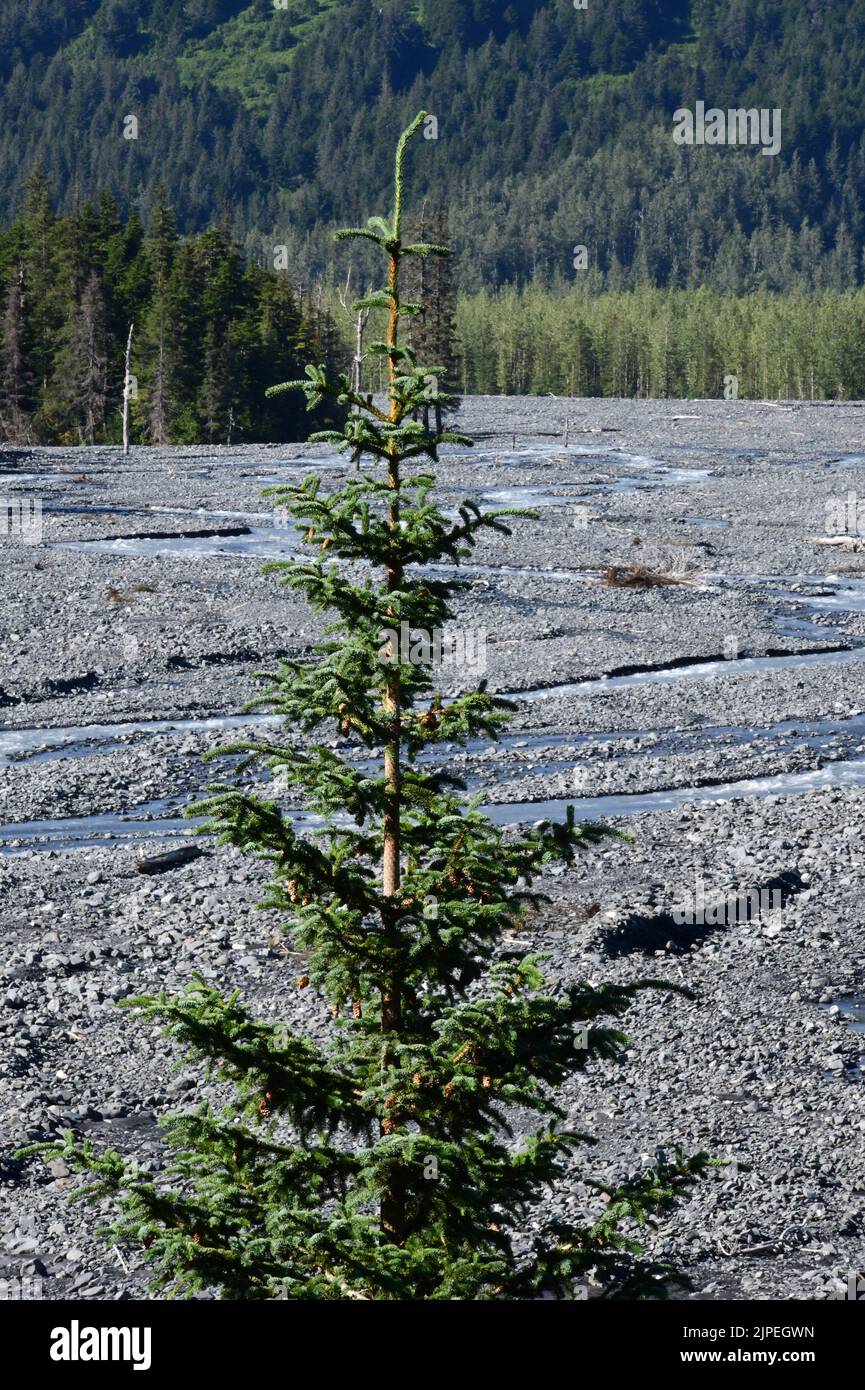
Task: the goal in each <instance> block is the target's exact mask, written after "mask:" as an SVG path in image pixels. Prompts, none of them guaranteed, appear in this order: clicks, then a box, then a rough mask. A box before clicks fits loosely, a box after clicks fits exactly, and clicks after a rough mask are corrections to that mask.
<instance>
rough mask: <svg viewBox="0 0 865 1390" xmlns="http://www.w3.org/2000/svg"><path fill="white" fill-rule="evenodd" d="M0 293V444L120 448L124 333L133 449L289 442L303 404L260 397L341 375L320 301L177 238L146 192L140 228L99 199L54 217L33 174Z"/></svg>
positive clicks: (159, 202) (222, 238)
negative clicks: (316, 366) (309, 369)
mask: <svg viewBox="0 0 865 1390" xmlns="http://www.w3.org/2000/svg"><path fill="white" fill-rule="evenodd" d="M279 258H280V257H279V255H278V256H275V257H273V259H274V260H278V259H279ZM0 283H2V285H3V287H4V288H3V299H2V303H0V439H4V440H7V441H15V442H37V443H38V442H44V443H94V442H95V443H102V442H111V441H115V440H118V439H119V438H120V434H121V406H122V398H123V386H124V379H125V347H126V342H127V336H128V332H129V327H130V325H132V324H134V331H133V351H132V358H131V375H132V377H133V378H134V381H133V382H131V388H132V389H131V397H132V398H131V401H130V414H131V418H132V424H133V439H134V440H137V441H138V442H142V443H148V444H160V443H178V444H191V443H198V442H200V441H210V442H214V443H220V444H222V443H231V442H232V441H233V442H235V443H244V442H254V441H259V440H289V439H299V438H302V437H304V436H305V433H306V432H307V431H308V429H309V424H310V420H309V416H308V415H307V414H306V413H305V410H304V407H303V403H302V402H299V401H298V400H296V399H295V398H294V397H290V396H281V397H278V398H276V399H274V400H265V395H264V393H265V391H266V389H267V387H268V386H272V385H273V384H274V382H277V381H281V380H284V379H285V378H286V377H292V376H296V375H298V374H299V372H300V370H301V366H302V364H303V362H304V361H305V360H306V359H307V356H308V355H310V354H311V355H312V356H313V357H314V358H315V359H316V361H324V362H327V363H331V364H333V363H335V362H336V361H337V360H339V361H340V362H341V361H342V356H343V354H342V350H341V347H340V345H339V343H338V341H337V334H336V328H335V325H334V322H333V319H332V318H331V316H330V314H329V313H328V311H327V307H326V305H325V304H324V303H323V299H322V295H321V292H320V291H319V292H318V293H316V294H314V293H312V292H310V291H309V290H307V291H306V292H305V293H304V292H302V291H299V290H298V288H297V287H296V286H294V285H293V284H292V283H291V282H290V280H289V276H288V273H287V270H279V271H277V270H275V269H271V268H269V267H267V266H265V265H260V264H257V263H255V262H247V260H246V259H245V258H244V256H243V255H242V253H241V251H240V249H239V248H238V247H237V246H236V245H235V243H234V242H233V240H232V237H231V234H230V231H229V229H228V228H227V226H225V225H222V226H218V227H212V228H209V229H208V230H206V231H203V232H200V233H198V234H196V235H193V236H189V237H185V238H180V237H179V236H178V232H177V227H176V222H175V217H174V214H173V212H172V210H171V208H170V207H169V205H168V204H167V203H166V202H165V201H164V199H163V197H162V196H161V194H159V193H157V196H156V199H155V202H154V206H153V209H152V212H151V216H150V219H149V224H148V226H147V228H146V229H145V228H144V227H143V226H142V223H141V221H140V219H139V217H138V215H137V213H136V211H135V210H134V209H133V210H132V211H131V212H130V213H129V215H128V216H127V217H126V219H125V220H124V219H122V218H121V216H120V214H119V212H118V207H117V203H116V201H115V199H114V197H113V196H112V194H111V193H109V192H106V191H103V193H102V194H101V196H100V197H99V200H98V202H97V203H96V205H93V204H91V203H84V204H82V205H81V206H80V207H79V208H78V209H76V211H75V212H74V213H70V214H68V215H66V216H62V217H58V216H57V215H56V214H55V213H54V211H53V208H52V204H51V195H50V190H49V188H48V185H47V182H46V179H45V176H44V172H43V171H42V170H41V169H38V168H37V169H36V170H35V171H34V173H33V175H32V176H31V178H30V181H29V183H28V187H27V190H26V194H25V199H24V206H23V209H22V212H21V215H20V217H18V218H17V219H16V220H15V222H14V223H13V224H12V225H11V226H10V227H8V228H7V229H6V230H5V231H3V232H2V233H0ZM319 419H320V421H323V420H324V419H325V417H321V416H320V417H319Z"/></svg>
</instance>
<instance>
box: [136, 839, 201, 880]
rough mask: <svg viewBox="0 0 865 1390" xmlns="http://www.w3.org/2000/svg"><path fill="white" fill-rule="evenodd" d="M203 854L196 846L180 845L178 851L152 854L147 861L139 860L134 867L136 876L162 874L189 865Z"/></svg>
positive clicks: (171, 850) (172, 850) (170, 850)
mask: <svg viewBox="0 0 865 1390" xmlns="http://www.w3.org/2000/svg"><path fill="white" fill-rule="evenodd" d="M203 854H204V850H203V849H199V848H198V845H181V846H180V848H179V849H169V850H166V851H165V853H164V854H154V855H151V856H150V857H149V858H147V859H143V858H142V859H139V860H138V862H137V864H136V865H135V872H136V873H138V874H164V873H167V872H168V870H169V869H177V868H179V866H180V865H181V864H189V863H190V862H191V861H192V860H193V859H200V858H201V857H202V855H203Z"/></svg>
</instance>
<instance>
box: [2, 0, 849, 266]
mask: <svg viewBox="0 0 865 1390" xmlns="http://www.w3.org/2000/svg"><path fill="white" fill-rule="evenodd" d="M382 58H384V60H385V61H384V69H385V72H384V76H382ZM0 82H2V92H0V197H2V199H3V205H4V206H5V207H7V208H9V209H15V208H20V206H21V199H22V198H23V195H24V187H25V184H26V179H27V178H28V176H29V174H30V173H31V172H32V170H33V168H34V167H35V165H36V163H37V161H39V160H41V161H42V162H43V163H44V165H45V168H46V170H47V173H48V177H49V180H50V182H51V186H52V188H54V189H56V191H57V195H58V197H59V200H60V207H61V209H62V210H63V211H64V212H66V213H73V212H74V210H75V208H76V207H77V206H79V205H80V204H81V203H82V202H83V201H85V200H87V199H90V200H96V199H97V198H98V195H99V191H100V189H101V188H103V187H106V186H107V187H110V188H111V189H113V191H114V193H115V195H116V196H117V198H118V200H119V203H120V205H121V207H123V208H127V207H130V208H132V207H134V208H135V209H136V211H137V213H138V215H139V217H140V218H141V220H142V221H143V222H144V223H145V225H146V224H148V222H149V218H150V215H151V212H152V210H153V208H154V205H155V203H156V200H157V188H158V185H159V184H160V183H164V184H165V187H166V190H167V196H168V198H169V200H170V202H171V203H172V205H173V207H174V208H175V210H176V214H177V219H178V225H179V227H180V230H181V231H182V232H202V231H204V230H205V229H207V228H210V227H212V226H213V225H214V224H218V223H220V221H221V220H222V219H223V218H226V219H227V222H228V223H230V225H231V227H232V229H233V232H234V234H235V235H236V236H237V237H238V239H239V241H240V243H241V244H243V245H245V247H246V249H247V251H254V252H258V251H259V250H260V248H261V247H262V246H271V245H273V244H274V243H280V244H286V245H287V246H288V248H289V260H290V264H291V265H292V267H293V269H294V271H295V273H296V274H297V276H298V277H301V278H303V279H304V280H305V281H306V282H307V283H309V282H310V281H311V280H312V279H313V278H316V277H318V276H319V275H322V274H325V273H327V272H328V270H329V267H330V266H331V264H332V247H331V243H330V239H329V229H330V227H331V225H332V224H333V222H334V220H335V218H336V214H337V209H336V203H335V190H337V189H339V197H340V214H341V215H343V216H344V215H345V214H346V211H348V214H349V217H351V216H359V215H360V214H361V212H362V210H363V209H364V208H366V207H367V206H369V205H370V203H373V202H377V201H378V200H379V199H380V198H381V197H382V196H383V195H384V192H385V188H386V184H387V180H388V178H389V173H390V153H389V148H388V142H389V140H390V137H391V133H392V132H393V131H394V130H398V129H399V128H400V127H401V125H402V124H403V123H404V121H405V119H406V117H407V115H408V114H409V113H410V112H413V111H414V110H416V109H417V108H418V107H419V106H420V105H423V106H424V107H425V108H426V109H427V110H428V111H430V112H431V113H434V114H435V115H436V118H437V122H438V127H437V129H435V128H433V127H431V128H430V129H429V131H427V132H426V133H427V134H428V135H429V136H435V137H437V138H436V139H435V143H434V146H433V148H432V150H431V151H430V155H429V157H428V158H426V159H424V160H421V161H417V163H418V174H417V178H416V180H415V185H414V187H415V195H414V196H416V197H417V199H418V201H420V200H421V199H422V198H423V197H424V196H426V195H427V194H428V193H430V192H431V191H433V190H434V192H435V196H436V197H437V198H442V199H443V200H444V202H445V204H446V206H447V207H448V209H449V217H450V230H451V233H452V235H453V237H454V240H455V245H456V248H457V251H458V261H457V264H458V273H459V286H460V288H461V289H463V290H466V291H478V290H481V289H492V288H495V287H498V286H502V285H506V284H512V285H516V286H520V285H525V284H528V283H532V282H534V283H546V284H550V285H560V286H562V285H567V284H573V283H574V281H575V279H577V280H578V279H579V277H580V276H581V275H582V276H583V277H586V276H591V277H593V280H594V281H595V282H598V284H599V287H600V288H602V289H606V290H611V291H619V290H624V289H631V288H635V287H637V286H642V285H660V286H669V287H673V288H688V287H696V286H700V285H706V286H707V287H709V288H711V289H713V290H715V291H717V292H718V293H722V294H742V293H750V292H751V291H753V290H759V289H768V290H785V291H786V290H793V291H796V292H808V291H813V290H827V289H835V290H841V289H848V288H853V287H855V286H857V285H859V284H861V283H862V282H863V262H862V234H863V217H865V207H863V196H865V193H863V190H865V99H863V98H865V0H852V3H851V0H663V3H662V0H619V3H617V4H614V5H613V4H601V3H595V0H589V3H588V5H587V8H586V9H584V10H579V9H575V7H574V4H573V0H512V3H501V0H420V2H419V3H417V4H412V3H410V0H254V2H253V3H243V0H70V3H67V4H66V5H64V6H62V7H59V6H57V5H56V4H55V3H53V0H0ZM697 99H700V100H705V101H706V102H707V103H709V104H710V105H711V104H714V105H716V106H720V107H722V108H726V107H729V106H733V107H752V106H753V107H758V108H780V110H781V111H782V122H783V124H782V145H781V151H780V153H779V154H778V155H777V156H775V157H773V158H764V157H761V154H760V151H759V150H758V149H755V148H751V147H737V148H729V147H728V148H717V147H715V148H710V147H705V146H704V147H696V146H682V145H676V144H675V143H674V141H673V139H672V127H673V121H672V117H673V112H674V110H675V109H677V108H678V107H680V106H692V105H693V104H694V102H695V101H696V100H697ZM130 117H134V121H130V119H129V118H130ZM133 137H134V138H133ZM577 244H580V245H584V246H585V247H586V248H587V264H588V270H587V271H577V270H575V269H574V266H573V259H574V255H573V248H574V246H575V245H577ZM597 287H598V285H596V286H595V288H597Z"/></svg>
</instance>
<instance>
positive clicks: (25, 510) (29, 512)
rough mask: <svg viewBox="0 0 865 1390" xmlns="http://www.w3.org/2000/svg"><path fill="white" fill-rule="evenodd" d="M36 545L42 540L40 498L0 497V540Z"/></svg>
mask: <svg viewBox="0 0 865 1390" xmlns="http://www.w3.org/2000/svg"><path fill="white" fill-rule="evenodd" d="M7 537H8V538H9V539H11V540H17V541H20V542H21V544H22V545H38V544H39V542H40V541H41V539H42V498H41V497H0V540H4V539H5V538H7Z"/></svg>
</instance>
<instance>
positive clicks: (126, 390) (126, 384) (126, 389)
mask: <svg viewBox="0 0 865 1390" xmlns="http://www.w3.org/2000/svg"><path fill="white" fill-rule="evenodd" d="M134 327H135V324H134V323H130V325H129V337H128V338H127V339H126V369H125V371H124V373H123V453H124V455H125V454H128V453H129V397H130V387H131V377H130V372H129V368H130V366H131V365H132V330H133V328H134Z"/></svg>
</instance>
